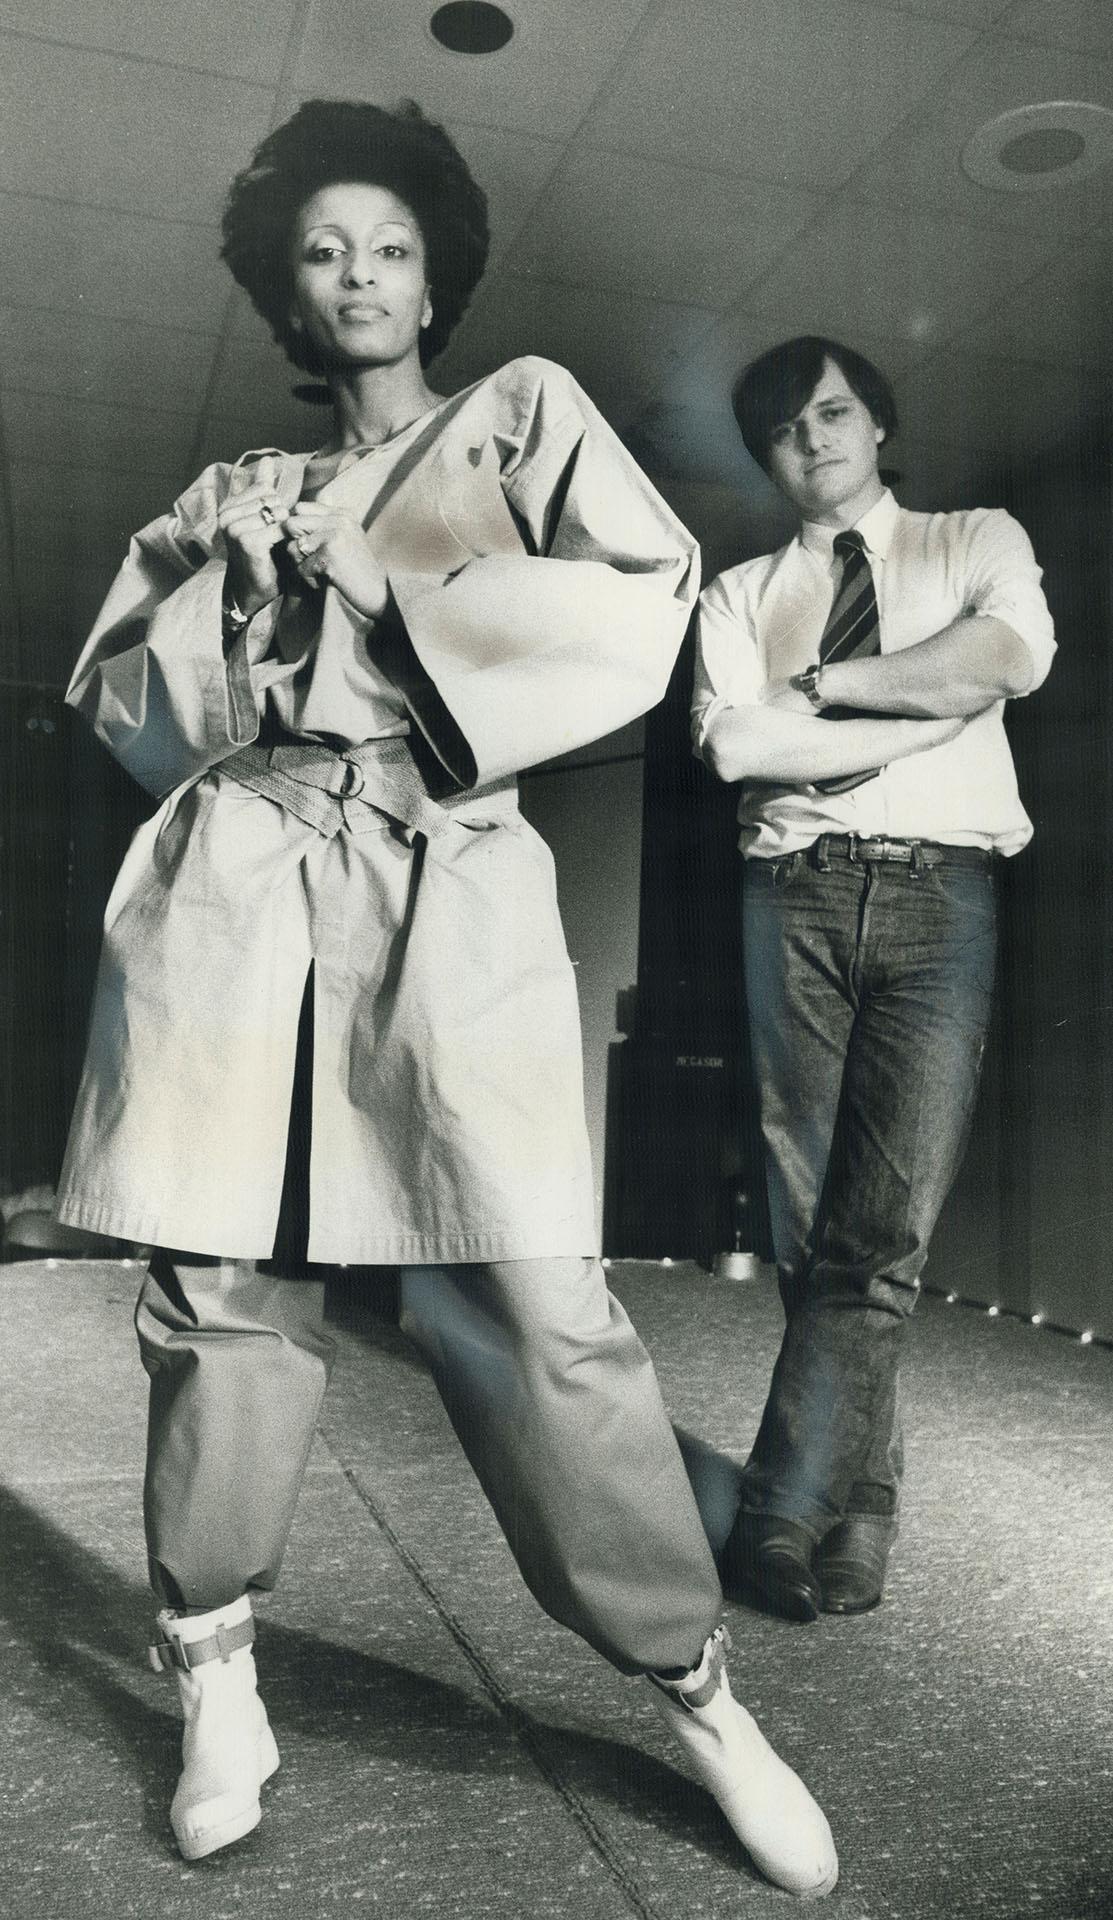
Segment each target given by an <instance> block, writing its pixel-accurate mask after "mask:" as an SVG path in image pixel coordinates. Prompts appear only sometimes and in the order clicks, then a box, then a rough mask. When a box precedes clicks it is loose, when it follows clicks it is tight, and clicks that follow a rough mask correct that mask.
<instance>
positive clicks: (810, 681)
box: [788, 663, 823, 713]
mask: <svg viewBox="0 0 1113 1920" xmlns="http://www.w3.org/2000/svg"><path fill="white" fill-rule="evenodd" d="M822 671H823V668H822V667H821V666H820V665H819V664H818V663H816V664H815V665H813V666H810V667H805V668H804V671H803V673H794V674H793V675H792V677H791V679H790V680H789V683H788V684H789V686H790V687H795V688H797V690H798V691H799V692H800V693H802V694H803V695H804V696H805V698H806V699H807V700H810V701H811V704H812V706H813V707H814V708H815V710H816V712H817V713H819V712H820V711H821V709H822V707H823V695H822V694H821V693H820V691H819V686H818V684H817V683H818V680H819V676H820V674H821V673H822Z"/></svg>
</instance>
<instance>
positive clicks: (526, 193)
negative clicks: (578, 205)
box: [448, 125, 564, 263]
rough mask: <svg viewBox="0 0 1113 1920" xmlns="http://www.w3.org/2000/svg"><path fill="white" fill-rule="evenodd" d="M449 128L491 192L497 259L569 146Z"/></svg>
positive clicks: (491, 129)
mask: <svg viewBox="0 0 1113 1920" xmlns="http://www.w3.org/2000/svg"><path fill="white" fill-rule="evenodd" d="M448 131H449V132H450V133H451V135H452V138H453V139H454V140H455V142H456V144H457V146H458V147H459V149H460V151H461V153H462V154H463V156H464V158H465V160H466V161H467V163H468V165H469V167H470V168H471V170H472V172H473V173H474V175H475V177H476V179H477V180H478V182H479V184H480V186H481V187H482V188H483V191H484V192H485V194H486V195H487V204H488V211H489V214H490V221H491V253H490V259H491V262H492V263H494V262H497V261H499V260H501V259H502V257H503V255H504V254H505V253H506V250H507V248H508V247H510V246H511V245H512V244H513V242H514V241H515V240H516V239H517V237H518V234H519V233H520V232H521V229H522V227H523V225H524V224H525V221H526V219H527V217H528V215H529V214H530V213H531V211H532V209H533V206H534V203H535V201H536V200H537V197H538V195H539V194H540V193H541V191H542V189H543V188H544V187H545V185H546V184H547V182H548V180H549V178H550V176H551V175H552V173H553V172H554V170H555V169H556V167H557V165H558V163H559V161H560V158H561V155H562V154H563V152H564V147H563V145H562V144H561V142H560V141H559V140H537V139H531V138H528V137H527V136H526V135H524V134H520V133H507V132H505V131H504V130H503V129H501V128H499V127H469V126H463V125H460V126H456V125H450V126H449V129H448Z"/></svg>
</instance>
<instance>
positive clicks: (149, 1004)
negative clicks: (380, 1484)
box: [59, 359, 698, 1264]
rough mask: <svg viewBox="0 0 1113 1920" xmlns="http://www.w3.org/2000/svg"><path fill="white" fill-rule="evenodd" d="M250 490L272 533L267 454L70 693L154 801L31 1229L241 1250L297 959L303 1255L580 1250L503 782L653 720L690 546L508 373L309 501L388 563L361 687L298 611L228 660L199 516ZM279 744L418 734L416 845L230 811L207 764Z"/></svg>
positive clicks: (573, 1096)
mask: <svg viewBox="0 0 1113 1920" xmlns="http://www.w3.org/2000/svg"><path fill="white" fill-rule="evenodd" d="M264 463H266V472H267V474H268V477H269V478H270V479H271V480H272V482H273V483H274V484H275V486H276V487H277V489H278V491H279V492H280V493H281V495H282V497H283V498H284V499H285V500H287V501H288V502H290V503H291V504H292V503H293V501H294V500H295V499H297V498H298V497H299V495H300V494H301V492H302V488H303V481H304V478H305V471H306V464H307V457H306V456H304V455H290V454H281V453H277V452H274V451H273V450H265V451H264V452H262V453H259V454H251V455H245V456H244V458H243V459H242V460H241V461H239V462H237V463H236V465H235V466H234V467H227V466H216V467H211V468H209V469H207V471H206V472H205V473H204V474H202V475H201V477H200V479H199V480H198V481H197V482H196V483H195V484H194V486H193V487H192V488H190V489H189V490H188V492H187V493H186V494H185V495H183V496H182V498H181V500H179V502H178V503H177V505H176V506H175V507H174V509H173V510H172V512H171V513H170V514H168V515H167V516H166V517H165V518H164V519H162V520H158V521H155V522H154V523H153V524H152V525H151V526H149V527H147V528H145V529H144V530H143V532H142V533H140V534H139V535H137V537H136V539H135V540H134V541H133V543H132V547H131V551H130V553H129V556H128V558H127V560H126V562H125V564H124V566H123V568H122V569H121V572H120V574H119V576H118V577H117V580H116V582H115V584H114V586H113V588H112V591H111V592H110V594H109V597H108V600H107V601H106V603H105V607H104V609H103V611H102V613H101V616H100V618H99V620H98V622H97V625H96V627H95V628H94V630H93V633H92V635H91V636H90V639H89V642H88V644H87V646H86V648H85V650H84V652H83V654H82V656H81V659H80V661H79V662H78V666H77V669H76V672H75V674H74V678H73V682H72V684H71V687H70V691H69V696H68V697H69V699H70V701H71V703H72V704H73V705H75V706H77V707H78V708H79V709H80V710H81V711H82V712H84V713H85V714H86V715H87V717H88V718H89V719H90V720H91V722H92V724H93V725H94V726H95V728H96V730H97V732H98V734H99V735H100V737H101V738H102V739H103V740H104V741H105V743H106V744H107V745H108V746H109V747H110V749H111V750H112V752H113V753H114V754H115V755H116V756H117V758H118V759H119V760H120V761H121V762H122V764H123V765H124V766H125V767H127V768H128V769H129V770H130V771H131V772H132V773H133V774H134V775H135V777H136V778H137V779H138V780H140V782H141V783H142V784H143V785H144V786H146V787H147V788H148V789H149V790H150V791H152V792H154V793H156V794H161V795H165V796H166V797H165V798H164V800H163V803H162V806H161V808H160V809H159V811H158V812H157V813H156V814H155V816H154V818H153V819H151V820H150V821H148V822H147V823H146V824H145V825H144V826H142V827H141V828H140V830H139V832H138V833H137V835H136V837H135V839H134V841H133V842H132V845H131V847H130V849H129V851H128V854H127V856H126V859H125V861H124V865H123V868H122V869H121V872H120V875H119V878H118V880H117V883H116V886H115V888H114V890H113V893H112V897H111V900H110V902H109V905H108V910H107V915H106V922H105V940H104V950H103V956H102V962H101V970H100V976H99V980H98V986H97V993H96V997H95V1002H94V1008H93V1015H92V1024H91V1033H90V1041H89V1048H88V1054H87V1059H86V1065H85V1072H84V1076H83V1079H82V1085H81V1089H80V1092H79V1096H78V1101H77V1106H76V1110H75V1114H74V1120H73V1125H72V1128H71V1133H70V1141H69V1147H68V1150H67V1155H66V1163H65V1167H64V1169H63V1175H62V1181H61V1191H60V1197H59V1213H60V1216H61V1218H62V1219H64V1220H66V1221H67V1222H69V1223H70V1224H72V1225H75V1226H84V1227H87V1228H90V1229H92V1230H95V1231H97V1232H101V1233H113V1234H119V1235H121V1236H123V1237H125V1238H128V1239H134V1240H141V1241H149V1242H152V1243H154V1244H158V1245H164V1246H173V1247H179V1248H184V1249H188V1250H190V1251H193V1252H199V1253H213V1254H222V1255H224V1256H226V1257H232V1256H235V1257H244V1258H248V1257H263V1256H265V1255H266V1254H268V1253H269V1252H270V1251H271V1248H272V1246H273V1243H274V1235H275V1229H276V1224H277V1217H278V1208H279V1201H280V1197H281V1187H282V1177H283V1168H284V1161H285V1148H286V1132H287V1126H288V1116H289V1104H290V1091H291V1084H292V1077H293V1066H294V1051H295V1040H296V1032H297V1022H298V1013H299V1008H300V1004H301V998H302V994H303V990H304V986H305V981H306V976H307V972H308V969H309V966H310V965H311V964H312V965H313V968H314V983H315V998H314V1058H313V1094H312V1155H311V1169H310V1222H311V1224H310V1248H309V1252H310V1258H311V1259H314V1260H320V1261H347V1262H351V1263H369V1264H371V1263H395V1262H397V1263H421V1262H433V1261H467V1260H495V1259H527V1258H536V1257H541V1256H546V1255H549V1256H552V1255H560V1254H570V1255H577V1254H581V1255H582V1254H585V1253H588V1252H590V1251H591V1249H592V1247H593V1246H594V1243H595V1229H594V1207H593V1192H592V1180H591V1168H590V1160H589V1154H588V1147H587V1139H586V1132H585V1128H584V1122H583V1103H582V1091H581V1059H580V1038H579V1023H578V1014H577V1007H576V998H575V986H574V980H573V976H572V971H571V968H570V965H569V962H568V958H567V954H566V951H565V947H564V940H563V935H562V932H561V928H560V922H559V918H558V914H557V906H556V894H555V887H554V880H553V872H552V860H551V856H550V855H549V852H548V849H547V848H546V847H545V846H544V844H543V842H542V841H541V840H540V839H539V838H538V836H537V835H536V834H535V833H534V832H533V830H532V829H531V828H530V827H529V826H528V825H527V824H526V822H525V821H524V820H523V819H522V817H521V815H520V814H519V813H518V810H517V800H516V792H515V786H514V780H513V775H514V773H515V772H517V771H518V770H519V769H521V768H523V767H526V766H530V765H532V764H535V763H536V762H537V761H539V760H542V759H545V758H548V757H550V756H551V755H553V754H556V753H560V752H563V751H566V750H568V749H570V748H572V747H574V746H577V745H580V744H583V743H584V742H586V741H589V740H591V739H594V738H597V737H599V736H600V735H601V734H603V733H606V732H609V731H611V730H612V729H613V728H615V727H617V726H620V725H622V724H623V723H624V722H626V721H628V720H631V719H633V718H634V717H635V716H636V715H637V714H639V713H641V712H644V711H645V710H646V709H647V708H648V707H649V706H651V705H652V704H653V703H654V702H655V701H656V700H658V699H659V698H660V696H661V694H662V692H663V691H664V687H665V685H666V683H667V679H668V674H669V671H670V668H671V666H672V663H673V660H674V658H675V655H676V652H677V649H678V647H679V644H680V641H681V639H682V637H683V633H684V629H685V626H686V623H687V620H688V617H689V613H690V610H691V606H692V603H693V600H694V597H695V594H696V592H697V590H698V558H697V554H696V550H695V546H694V543H693V541H692V539H691V537H690V536H689V535H688V534H687V533H686V531H685V530H684V528H683V527H682V526H681V525H680V524H679V522H678V521H677V520H676V519H675V518H674V516H673V515H672V514H671V513H670V511H669V509H668V508H667V507H666V506H665V504H664V503H663V502H662V501H661V500H660V498H659V497H658V495H657V494H656V493H654V491H653V489H652V488H651V487H650V486H649V485H648V483H647V481H646V480H645V478H644V476H643V475H642V474H641V473H640V471H639V469H638V468H637V466H636V465H635V464H634V463H633V461H632V460H631V459H630V458H629V456H628V455H627V454H626V453H625V451H624V450H623V448H622V447H621V445H620V444H619V442H618V441H617V440H616V439H615V437H614V435H613V433H612V432H611V431H610V429H609V428H608V427H607V425H606V423H605V422H604V421H603V419H602V418H601V416H600V415H599V414H598V413H597V412H596V410H595V408H594V407H593V406H592V404H591V402H590V401H589V400H588V399H587V398H586V396H585V395H584V394H583V393H582V392H581V391H580V390H579V389H578V388H577V387H576V385H575V383H574V382H573V381H572V379H571V378H570V376H569V375H568V374H566V373H565V372H564V371H563V370H562V369H561V368H559V367H556V366H553V365H552V364H551V363H549V362H546V361H542V360H536V359H529V360H520V361H514V362H511V363H510V364H509V365H508V366H506V367H504V368H502V369H501V370H500V371H499V372H498V373H496V374H494V375H492V376H491V377H490V378H489V379H487V380H484V381H482V382H480V383H479V384H478V385H477V386H475V387H472V388H470V389H468V390H467V391H466V392H465V393H464V394H461V395H458V396H456V397H455V398H454V399H452V400H450V401H447V402H445V403H443V404H442V405H441V406H440V407H439V408H438V409H437V410H436V411H435V413H434V414H433V415H431V416H427V417H426V419H425V420H424V421H423V422H419V423H417V425H416V426H415V428H414V429H412V430H411V432H410V433H409V434H408V435H407V436H404V437H403V438H402V440H401V442H400V445H399V447H397V448H395V449H394V450H393V451H392V452H391V454H390V456H389V458H387V459H386V460H379V459H378V458H377V457H368V458H367V459H365V460H363V461H361V462H359V463H358V464H357V465H356V466H355V467H349V468H347V469H346V470H345V471H344V472H343V473H341V474H340V475H339V476H338V477H337V478H336V480H335V482H334V483H332V484H331V485H326V486H325V487H324V488H323V489H322V490H321V491H320V492H319V493H318V495H317V497H318V498H322V499H325V498H336V499H338V500H341V501H343V503H344V504H346V505H348V506H350V507H354V508H356V509H357V510H358V511H359V513H360V517H361V518H362V520H363V523H364V525H365V527H366V529H367V537H368V540H369V542H370V544H371V546H372V547H373V549H374V551H375V553H376V555H377V557H378V558H379V559H380V561H381V562H382V563H383V565H384V566H385V568H386V571H387V577H388V581H389V584H390V589H391V594H392V597H393V601H394V605H395V607H396V609H397V616H398V617H397V619H396V621H395V623H394V634H395V638H394V642H393V643H392V645H391V648H390V654H389V668H388V673H389V677H388V675H387V674H385V673H384V671H383V666H382V659H381V657H380V655H381V653H382V649H380V648H379V647H378V631H377V629H376V628H375V627H374V626H373V625H372V623H369V622H367V621H364V620H362V618H361V617H359V616H357V615H356V614H355V613H354V611H353V609H352V608H351V607H350V606H349V605H348V603H347V602H346V601H344V600H343V598H342V596H340V595H339V594H337V593H336V592H335V591H334V590H333V589H331V588H330V589H328V590H327V591H326V592H325V593H323V594H321V593H315V594H308V593H307V594H303V595H302V598H301V600H300V602H299V601H297V599H296V596H293V595H288V596H287V598H286V601H285V603H283V604H280V605H279V606H277V607H272V608H269V609H265V610H264V611H263V613H261V614H259V615H257V616H256V619H255V620H254V621H253V622H252V623H251V626H250V627H249V628H248V630H247V632H246V633H245V634H243V635H241V636H240V637H239V638H238V639H237V640H236V641H235V642H234V643H233V644H232V646H231V648H230V649H229V650H228V652H227V654H226V652H225V649H224V647H223V645H222V641H221V594H222V586H223V575H224V557H223V548H222V543H221V536H220V534H219V530H218V528H217V524H216V513H217V509H218V507H219V505H220V503H221V501H222V500H223V499H224V498H225V497H226V496H227V494H228V493H229V491H231V490H234V489H235V488H237V487H243V486H245V485H248V484H251V483H252V482H253V481H254V480H255V479H257V478H258V477H259V475H260V473H261V472H262V471H263V470H264ZM399 690H400V691H399ZM384 693H385V695H386V701H385V710H386V711H387V713H388V717H387V718H386V719H384ZM391 700H393V701H394V703H395V711H396V714H397V716H398V717H397V718H396V719H395V721H394V724H393V726H392V725H391V723H390V720H389V707H390V702H391ZM276 720H277V722H278V723H279V724H280V726H281V728H282V730H283V732H284V734H285V735H286V736H287V737H288V736H289V734H290V733H291V732H293V733H294V734H295V735H296V736H297V737H299V738H302V739H305V738H309V739H322V738H324V739H327V743H328V745H329V746H330V747H335V748H338V749H344V748H355V747H358V746H359V745H360V744H361V743H363V742H364V741H366V740H368V739H369V738H372V737H379V736H381V735H382V734H384V733H389V732H391V731H394V732H397V731H398V730H399V728H400V727H402V726H405V725H407V724H409V725H410V726H411V727H413V728H416V729H418V730H419V732H420V735H422V736H424V741H425V743H426V749H425V750H424V751H423V765H426V763H428V764H431V765H433V766H434V767H435V768H436V769H437V770H439V773H440V782H439V785H438V783H437V782H436V781H432V782H430V780H429V777H428V772H426V785H427V786H429V785H432V787H433V790H434V791H436V792H437V793H438V795H439V798H440V800H441V801H442V802H443V811H437V812H436V814H435V824H434V827H433V829H432V830H431V831H430V832H429V833H426V832H425V831H420V830H415V826H414V821H413V818H412V817H411V818H410V820H409V822H408V823H407V821H406V819H405V813H406V809H405V808H404V807H403V808H400V809H398V808H396V809H395V812H394V813H393V814H392V812H391V806H392V804H393V803H392V802H391V801H390V799H389V797H388V798H386V799H385V800H384V799H383V797H382V795H378V796H376V793H375V790H374V782H373V781H372V782H371V783H370V785H369V787H368V789H367V790H366V792H365V794H364V795H363V796H361V797H359V798H339V797H336V796H334V795H324V794H320V793H316V792H315V793H313V794H312V795H311V799H312V805H310V806H308V807H305V808H299V809H297V810H294V811H291V810H290V808H289V807H288V806H285V805H280V804H277V802H276V800H275V799H274V798H271V797H266V796H265V795H264V794H261V793H260V792H258V791H255V790H253V789H252V787H250V786H247V785H244V784H243V782H242V779H241V778H237V777H233V774H232V773H230V772H229V771H228V768H229V767H232V768H233V769H234V768H235V767H236V766H237V765H238V764H239V763H238V762H237V761H236V758H235V756H236V755H237V753H239V752H240V751H241V750H242V749H244V748H248V747H250V746H251V745H252V743H253V742H255V741H257V739H258V738H259V734H260V726H261V725H262V727H263V730H264V733H263V737H264V739H268V738H269V737H270V732H271V730H273V723H274V722H275V721H276ZM429 749H431V753H430V752H429V751H428V750H429ZM393 750H394V751H395V752H396V753H397V752H398V750H399V749H398V746H397V744H395V746H394V749H393ZM402 754H403V757H404V758H406V759H408V758H409V755H408V750H407V749H405V748H404V747H403V748H402ZM222 769H223V770H222ZM376 797H378V798H379V800H380V802H381V804H380V805H378V806H376V805H375V804H374V800H375V798H376ZM399 813H401V814H402V816H403V817H402V818H399V817H398V814H399Z"/></svg>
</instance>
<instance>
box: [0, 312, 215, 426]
mask: <svg viewBox="0 0 1113 1920" xmlns="http://www.w3.org/2000/svg"><path fill="white" fill-rule="evenodd" d="M213 346H214V341H213V340H212V339H211V338H210V337H208V336H206V335H204V334H198V333H186V332H183V331H182V330H181V329H180V328H173V327H152V326H147V325H146V324H144V323H143V322H140V321H135V320H107V319H103V318H101V317H100V316H99V315H97V314H92V313H83V312H81V311H80V309H78V310H77V311H72V310H71V311H70V312H68V313H65V312H58V311H56V310H54V311H51V310H49V309H48V310H47V311H46V312H43V311H41V310H40V309H39V308H36V307H0V390H3V391H10V390H11V389H12V388H22V389H25V390H27V391H29V392H33V393H38V394H42V395H47V394H65V395H69V396H70V397H72V398H75V399H79V400H107V401H120V402H123V403H125V404H127V403H129V402H134V401H136V400H141V401H146V400H149V399H152V398H153V399H154V400H155V401H156V402H157V404H158V405H159V406H160V407H164V408H169V409H171V410H172V411H174V412H182V413H188V414H189V415H190V416H191V417H193V416H194V415H196V412H197V401H198V395H199V394H200V393H202V392H203V390H204V385H205V378H206V375H207V372H208V368H209V365H210V363H211V361H212V356H213Z"/></svg>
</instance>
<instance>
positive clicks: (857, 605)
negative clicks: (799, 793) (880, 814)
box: [815, 528, 881, 793]
mask: <svg viewBox="0 0 1113 1920" xmlns="http://www.w3.org/2000/svg"><path fill="white" fill-rule="evenodd" d="M834 549H835V552H836V553H837V554H838V556H839V558H840V560H841V561H842V578H841V579H840V581H839V584H838V586H837V587H836V588H835V597H834V599H833V601H832V602H831V611H830V613H829V614H828V615H827V624H826V626H825V627H824V629H823V633H822V635H821V637H820V642H819V664H820V666H821V667H826V666H830V665H832V664H833V662H834V661H836V660H854V659H864V658H865V656H866V655H867V654H871V653H880V651H881V626H880V623H879V621H878V617H877V595H876V593H875V592H874V587H873V574H872V573H871V571H870V563H869V559H868V557H867V555H866V549H865V543H864V541H863V539H862V536H861V534H860V533H857V532H856V531H855V530H854V529H853V528H851V529H850V530H849V531H848V532H846V533H837V534H836V535H835V541H834ZM861 714H862V709H861V708H860V707H824V709H823V711H822V713H821V714H820V719H821V720H850V719H856V718H858V717H860V716H861ZM879 772H880V768H878V767H874V768H873V770H872V771H871V772H870V773H845V774H838V775H836V776H835V777H834V778H833V779H830V780H817V781H816V782H815V785H816V787H817V788H818V789H819V791H820V793H849V792H850V790H851V788H852V787H860V786H861V785H862V783H863V782H864V781H866V780H876V778H877V775H878V773H879Z"/></svg>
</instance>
